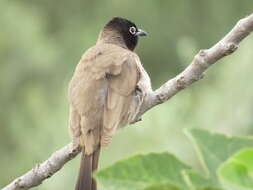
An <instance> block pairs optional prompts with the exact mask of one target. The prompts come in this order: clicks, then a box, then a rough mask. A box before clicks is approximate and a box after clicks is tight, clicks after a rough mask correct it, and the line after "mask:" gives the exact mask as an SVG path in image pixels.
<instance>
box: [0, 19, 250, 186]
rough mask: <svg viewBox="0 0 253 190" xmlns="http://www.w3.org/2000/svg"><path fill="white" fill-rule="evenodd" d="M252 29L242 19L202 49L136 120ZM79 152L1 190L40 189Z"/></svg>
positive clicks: (61, 155)
mask: <svg viewBox="0 0 253 190" xmlns="http://www.w3.org/2000/svg"><path fill="white" fill-rule="evenodd" d="M252 30H253V14H251V15H249V16H248V17H245V18H243V19H241V20H239V21H238V22H237V24H236V25H235V26H234V28H233V29H232V30H231V31H230V32H229V33H228V34H227V35H226V36H225V37H224V38H223V39H221V40H220V41H219V42H218V43H216V44H215V45H214V46H213V47H211V48H210V49H204V50H200V51H199V53H198V54H197V55H195V57H194V59H193V60H192V62H191V64H190V65H189V66H188V67H187V68H186V69H185V70H184V71H183V72H182V73H180V74H179V75H177V76H176V77H174V78H172V79H170V80H168V81H167V82H166V83H164V84H163V85H162V86H161V87H160V88H158V89H157V90H155V91H151V92H149V93H148V94H147V95H146V96H145V99H144V102H143V104H142V106H141V109H140V111H139V113H138V114H137V117H136V118H140V117H141V116H142V115H143V114H144V113H145V112H146V111H148V110H149V109H151V108H153V107H154V106H156V105H158V104H161V103H164V102H166V101H167V100H169V99H170V98H171V97H172V96H174V95H175V94H177V93H178V92H179V91H181V90H182V89H184V88H186V87H187V86H189V85H191V84H192V83H194V82H196V81H198V80H200V79H201V78H203V76H204V72H205V71H206V70H207V69H208V68H209V67H210V66H211V65H212V64H214V63H216V62H217V61H218V60H220V59H221V58H223V57H225V56H227V55H229V54H231V53H233V52H234V51H235V50H236V49H237V47H238V45H239V43H240V42H241V41H242V40H243V39H244V38H245V37H246V36H248V35H249V34H250V32H252ZM79 152H80V149H79V148H73V147H72V144H68V145H66V146H65V147H63V148H61V149H60V150H58V151H56V152H55V153H53V154H52V155H51V156H50V158H49V159H48V160H46V161H44V162H43V163H41V164H38V165H36V166H35V167H34V168H33V169H32V170H30V171H28V172H27V173H26V174H24V175H23V176H21V177H18V178H17V179H15V180H14V181H13V182H12V183H10V184H9V185H7V186H6V187H4V188H3V189H2V190H21V189H22V190H24V189H29V188H31V187H34V186H37V185H39V184H41V183H42V182H43V180H45V179H47V178H49V177H51V176H52V175H53V174H54V173H56V172H57V171H58V170H60V169H61V168H62V167H63V165H64V164H65V163H66V162H68V161H69V160H71V159H73V158H74V157H75V156H76V155H77V154H78V153H79Z"/></svg>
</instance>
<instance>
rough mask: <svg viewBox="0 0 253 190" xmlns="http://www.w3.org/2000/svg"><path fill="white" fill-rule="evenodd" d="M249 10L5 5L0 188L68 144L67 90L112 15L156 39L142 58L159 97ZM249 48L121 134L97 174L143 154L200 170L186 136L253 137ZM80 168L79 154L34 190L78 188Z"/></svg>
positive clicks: (233, 3) (144, 44)
mask: <svg viewBox="0 0 253 190" xmlns="http://www.w3.org/2000/svg"><path fill="white" fill-rule="evenodd" d="M252 7H253V1H252V0H243V1H238V0H219V1H218V0H213V1H203V0H171V1H165V0H156V1H144V0H139V1H135V0H128V1H118V0H107V1H98V0H97V1H96V0H82V1H81V0H76V1H68V0H62V1H51V0H43V1H31V0H22V1H20V0H0V12H1V16H0V26H1V27H0V127H1V128H0V187H3V186H4V185H7V184H8V183H9V182H11V181H12V180H13V179H15V178H16V177H18V176H20V175H22V174H23V173H24V172H26V171H28V170H30V169H31V168H32V167H33V166H34V165H35V164H36V163H39V162H41V161H44V160H45V159H47V158H48V157H49V156H50V154H51V153H53V152H54V151H56V150H57V149H58V148H61V147H62V146H64V145H65V144H67V143H68V142H69V141H70V138H69V135H68V102H67V88H68V82H69V80H70V78H71V76H72V74H73V71H74V68H75V66H76V64H77V63H78V61H79V59H80V57H81V55H82V53H83V52H84V51H85V50H86V49H87V48H88V47H90V46H92V45H93V44H94V43H95V42H96V39H97V36H98V33H99V31H100V29H101V28H102V27H103V26H104V24H105V23H106V22H107V21H108V20H109V19H111V18H112V17H113V16H121V17H126V18H129V19H130V20H133V21H134V22H135V23H136V24H137V26H139V27H140V28H143V29H145V30H146V31H147V32H148V33H149V36H148V37H146V38H142V39H141V40H140V43H139V46H138V48H137V50H136V51H137V53H138V54H139V55H140V57H141V60H142V62H143V64H144V67H145V68H146V70H147V72H148V73H149V74H150V77H151V79H152V84H153V88H154V89H156V88H158V87H159V86H160V85H161V84H162V83H164V82H165V81H166V80H168V79H169V78H172V77H174V76H176V75H177V74H178V73H179V72H181V71H182V70H183V69H184V68H185V67H186V66H187V65H188V64H189V63H190V62H191V60H192V58H193V56H194V55H195V54H196V53H197V52H198V51H199V49H201V48H209V47H211V46H212V45H213V44H214V43H216V42H217V41H219V40H220V39H221V38H222V37H223V36H224V35H225V34H226V33H227V32H228V31H229V30H230V29H231V28H232V27H233V26H234V24H235V23H236V22H237V21H238V20H239V19H240V18H241V17H244V16H246V15H248V14H250V13H252ZM252 49H253V36H252V35H251V36H249V37H248V38H247V39H245V40H244V41H243V42H242V43H241V44H240V48H239V49H238V51H237V52H236V53H234V54H233V55H231V56H229V57H226V58H224V59H222V60H221V61H219V62H218V63H217V64H216V65H214V66H213V67H212V68H210V69H209V70H208V72H207V73H206V77H205V78H204V79H203V80H201V81H200V82H197V83H195V84H194V85H192V86H191V87H189V88H187V89H186V90H184V91H182V92H180V93H179V94H177V95H176V96H175V97H173V98H172V99H171V100H169V101H168V102H167V103H165V104H163V105H159V106H156V107H155V108H153V109H152V110H151V111H149V112H148V113H146V114H145V115H144V116H143V121H141V122H138V123H136V124H135V125H132V126H129V127H127V128H124V129H122V130H120V131H118V133H117V134H116V135H115V136H114V138H113V142H112V144H111V145H110V146H109V147H107V148H105V149H104V150H103V151H102V154H101V162H100V167H106V166H108V165H110V164H112V163H114V162H115V161H117V160H119V159H122V158H125V157H128V156H130V155H133V154H136V153H147V152H162V151H169V152H172V153H174V154H176V156H177V157H178V158H179V159H181V160H182V161H184V162H186V163H188V164H190V165H192V166H194V167H196V168H199V170H201V168H200V167H199V164H198V160H197V159H196V157H195V151H194V149H193V148H192V145H191V144H190V143H189V140H188V139H187V137H186V136H185V135H184V133H183V129H184V128H188V127H202V128H206V129H211V130H216V131H220V132H224V133H228V134H236V135H252V134H253V87H252V81H253V74H252V71H253V51H252ZM78 164H79V156H78V157H77V158H75V159H74V160H73V161H71V162H69V163H67V164H66V165H65V166H64V168H63V169H62V170H60V171H59V172H58V173H57V174H55V175H54V176H53V177H52V178H50V179H49V180H46V181H44V182H43V184H42V185H40V186H38V187H35V188H34V189H37V190H42V189H43V190H50V189H73V187H74V183H75V179H76V176H77V171H78V167H79V166H78Z"/></svg>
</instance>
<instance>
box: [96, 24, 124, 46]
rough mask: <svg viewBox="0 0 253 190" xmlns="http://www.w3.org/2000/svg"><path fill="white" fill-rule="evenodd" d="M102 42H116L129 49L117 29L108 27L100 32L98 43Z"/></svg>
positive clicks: (115, 43)
mask: <svg viewBox="0 0 253 190" xmlns="http://www.w3.org/2000/svg"><path fill="white" fill-rule="evenodd" d="M101 43H108V44H114V45H117V46H120V47H123V48H126V49H128V48H127V46H126V43H125V42H124V39H123V37H122V36H121V35H120V34H119V33H118V32H117V31H114V30H111V29H107V28H104V29H103V30H102V31H101V32H100V34H99V37H98V40H97V44H101Z"/></svg>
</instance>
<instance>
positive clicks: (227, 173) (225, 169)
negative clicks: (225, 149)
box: [218, 149, 253, 190]
mask: <svg viewBox="0 0 253 190" xmlns="http://www.w3.org/2000/svg"><path fill="white" fill-rule="evenodd" d="M218 175H219V178H220V181H221V182H222V184H223V185H224V186H225V187H226V188H227V189H229V190H252V189H253V149H244V150H242V151H241V152H239V153H237V154H235V155H234V156H232V157H231V158H229V160H228V161H226V162H225V163H224V164H222V165H221V166H220V168H219V169H218Z"/></svg>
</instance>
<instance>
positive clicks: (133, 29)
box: [129, 26, 136, 35]
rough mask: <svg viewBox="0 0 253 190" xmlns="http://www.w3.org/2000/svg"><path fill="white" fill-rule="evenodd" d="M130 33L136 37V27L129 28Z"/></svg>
mask: <svg viewBox="0 0 253 190" xmlns="http://www.w3.org/2000/svg"><path fill="white" fill-rule="evenodd" d="M129 32H130V33H131V34H133V35H134V34H135V33H136V28H135V27H134V26H131V27H130V28H129Z"/></svg>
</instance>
